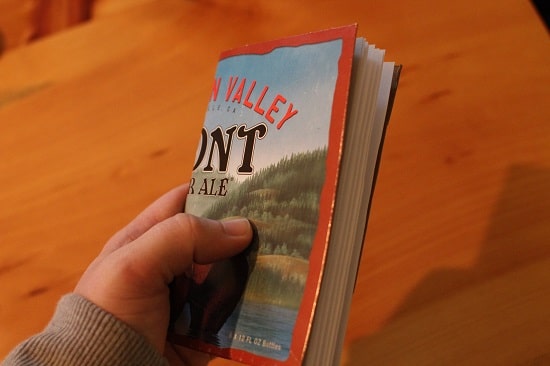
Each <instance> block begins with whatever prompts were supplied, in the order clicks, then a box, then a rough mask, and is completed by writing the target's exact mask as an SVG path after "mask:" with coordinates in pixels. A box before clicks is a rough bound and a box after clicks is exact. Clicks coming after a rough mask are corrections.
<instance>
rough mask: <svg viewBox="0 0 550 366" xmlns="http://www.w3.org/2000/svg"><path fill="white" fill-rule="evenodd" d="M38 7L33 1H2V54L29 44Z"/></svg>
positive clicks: (0, 22) (0, 32)
mask: <svg viewBox="0 0 550 366" xmlns="http://www.w3.org/2000/svg"><path fill="white" fill-rule="evenodd" d="M35 9H36V5H35V3H34V2H33V1H31V0H0V54H2V50H4V51H5V50H7V49H9V48H13V47H17V46H19V45H22V44H25V43H27V42H29V40H30V39H31V38H32V36H33V34H34V14H35Z"/></svg>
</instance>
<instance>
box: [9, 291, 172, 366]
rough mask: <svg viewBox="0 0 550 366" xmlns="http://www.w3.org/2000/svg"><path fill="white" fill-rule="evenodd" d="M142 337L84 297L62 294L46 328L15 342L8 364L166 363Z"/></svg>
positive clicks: (88, 365) (87, 365)
mask: <svg viewBox="0 0 550 366" xmlns="http://www.w3.org/2000/svg"><path fill="white" fill-rule="evenodd" d="M167 364H168V363H167V361H166V360H165V359H164V358H163V357H162V355H160V354H159V353H158V351H157V350H156V349H154V348H153V346H152V345H151V344H150V343H149V342H148V341H147V340H146V339H145V337H143V336H142V335H140V334H138V333H137V332H135V331H134V330H133V329H132V328H130V327H129V326H128V325H126V324H125V323H124V322H122V321H120V320H118V319H117V318H115V317H114V316H113V315H112V314H110V313H108V312H106V311H104V310H103V309H101V308H100V307H98V306H97V305H95V304H94V303H92V302H90V301H89V300H87V299H86V298H84V297H82V296H80V295H77V294H69V295H65V296H64V297H62V298H61V300H60V301H59V304H58V305H57V309H56V312H55V314H54V316H53V318H52V320H51V322H50V323H49V324H48V326H47V327H46V329H44V331H43V332H42V333H40V334H37V335H36V336H34V337H32V338H30V339H28V340H27V341H25V342H23V343H22V344H21V345H19V346H18V347H17V348H16V349H14V351H13V352H12V353H11V354H10V355H9V356H8V358H7V359H6V360H5V361H4V365H5V366H8V365H9V366H11V365H18V366H19V365H56V366H57V365H60V366H61V365H63V366H64V365H67V366H68V365H85V366H96V365H97V366H99V365H159V366H160V365H163V366H164V365H167Z"/></svg>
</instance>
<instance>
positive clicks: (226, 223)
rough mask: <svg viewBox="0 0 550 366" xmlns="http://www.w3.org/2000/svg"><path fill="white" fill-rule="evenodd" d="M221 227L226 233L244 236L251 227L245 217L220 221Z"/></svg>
mask: <svg viewBox="0 0 550 366" xmlns="http://www.w3.org/2000/svg"><path fill="white" fill-rule="evenodd" d="M222 224H223V228H224V230H225V232H226V233H227V234H228V235H232V236H244V235H249V234H250V231H251V230H252V227H251V226H250V222H248V220H247V219H245V218H233V219H227V220H223V221H222Z"/></svg>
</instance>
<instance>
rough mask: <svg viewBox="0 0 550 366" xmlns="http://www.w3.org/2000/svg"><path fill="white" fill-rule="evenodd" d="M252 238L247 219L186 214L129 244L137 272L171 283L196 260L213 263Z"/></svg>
mask: <svg viewBox="0 0 550 366" xmlns="http://www.w3.org/2000/svg"><path fill="white" fill-rule="evenodd" d="M251 241H252V227H251V225H250V223H249V222H248V220H247V219H244V218H237V219H231V220H226V221H216V220H210V219H206V218H201V217H197V216H193V215H190V214H186V213H179V214H176V215H174V216H172V217H170V218H168V219H166V220H164V221H162V222H160V223H158V224H156V225H154V226H153V227H152V228H151V229H149V230H148V231H147V232H145V233H144V234H143V235H142V236H141V237H139V238H138V239H136V240H135V241H134V242H133V243H132V244H131V245H129V247H128V255H129V256H130V258H128V259H129V260H130V262H131V263H132V265H133V266H135V270H137V271H138V272H137V273H141V274H143V275H146V276H150V278H151V279H156V280H159V281H163V282H164V284H168V283H170V282H171V281H172V279H173V278H174V277H175V276H178V275H181V274H183V273H184V272H185V271H186V270H187V269H188V268H189V267H190V266H191V264H192V263H193V262H197V263H211V262H215V261H218V260H221V259H224V258H229V257H231V256H233V255H236V254H238V253H240V252H241V251H243V250H244V249H245V248H246V247H247V246H248V245H249V244H250V242H251Z"/></svg>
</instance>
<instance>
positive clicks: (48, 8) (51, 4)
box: [0, 0, 93, 54]
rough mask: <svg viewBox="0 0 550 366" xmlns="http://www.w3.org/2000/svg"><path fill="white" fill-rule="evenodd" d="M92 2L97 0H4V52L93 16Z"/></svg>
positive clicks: (0, 1)
mask: <svg viewBox="0 0 550 366" xmlns="http://www.w3.org/2000/svg"><path fill="white" fill-rule="evenodd" d="M92 5H93V0H37V1H33V0H0V39H1V41H0V54H1V53H2V50H3V49H6V50H7V49H10V48H14V47H17V46H20V45H24V44H26V43H28V42H30V41H32V40H34V39H38V38H41V37H43V36H46V35H49V34H53V33H55V32H58V31H60V30H62V29H65V28H68V27H71V26H74V25H77V24H79V23H81V22H83V21H86V20H89V19H90V17H91V13H92V12H91V10H92Z"/></svg>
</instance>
